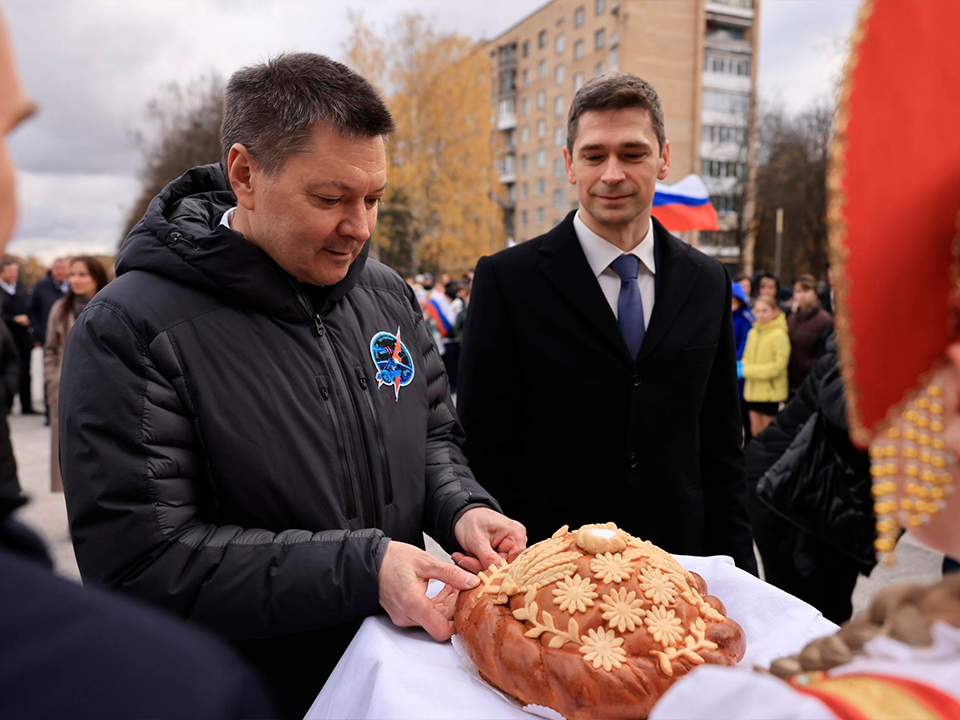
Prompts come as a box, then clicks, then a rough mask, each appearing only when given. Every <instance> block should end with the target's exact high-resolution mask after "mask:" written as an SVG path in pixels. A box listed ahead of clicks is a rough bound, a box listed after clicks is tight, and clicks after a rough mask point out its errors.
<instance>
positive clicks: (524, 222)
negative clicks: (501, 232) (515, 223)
mask: <svg viewBox="0 0 960 720" xmlns="http://www.w3.org/2000/svg"><path fill="white" fill-rule="evenodd" d="M526 226H527V211H526V210H521V211H520V227H526Z"/></svg>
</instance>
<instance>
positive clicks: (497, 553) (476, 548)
mask: <svg viewBox="0 0 960 720" xmlns="http://www.w3.org/2000/svg"><path fill="white" fill-rule="evenodd" d="M453 534H454V535H455V536H456V538H457V542H458V543H460V547H462V548H463V549H464V550H466V554H464V553H458V552H457V553H454V554H453V555H451V556H450V557H451V558H452V560H453V561H454V562H455V563H456V564H457V565H459V566H460V567H462V568H463V569H464V570H469V571H470V572H473V573H477V572H480V571H481V570H486V569H487V568H488V567H490V566H491V565H499V564H500V561H501V560H502V559H503V558H505V557H507V556H508V555H513V554H514V553H518V552H520V551H521V550H523V549H524V548H525V547H526V546H527V530H526V528H525V527H523V525H521V524H520V523H518V522H517V521H516V520H511V519H510V518H508V517H505V516H503V515H501V514H500V513H498V512H496V511H495V510H491V509H490V508H473V509H471V510H467V511H466V512H465V513H464V514H463V515H461V516H460V519H459V520H458V521H457V525H456V527H454V529H453Z"/></svg>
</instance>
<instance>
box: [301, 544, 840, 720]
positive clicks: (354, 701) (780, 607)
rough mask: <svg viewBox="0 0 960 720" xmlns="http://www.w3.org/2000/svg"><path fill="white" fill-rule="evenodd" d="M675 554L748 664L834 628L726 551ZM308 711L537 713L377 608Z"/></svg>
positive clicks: (385, 717)
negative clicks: (703, 584)
mask: <svg viewBox="0 0 960 720" xmlns="http://www.w3.org/2000/svg"><path fill="white" fill-rule="evenodd" d="M675 557H676V558H677V560H678V561H679V562H680V563H681V564H682V565H683V566H684V567H685V568H687V569H688V570H691V571H693V572H696V573H699V574H700V575H701V576H703V578H704V579H705V580H706V581H707V591H708V592H709V593H710V594H711V595H715V596H717V597H718V598H720V600H721V601H723V603H724V605H725V606H726V609H727V615H728V616H729V617H730V618H732V619H733V620H736V621H737V622H738V623H740V625H741V626H742V627H743V629H744V632H745V633H746V636H747V652H746V655H745V656H744V658H743V660H742V661H741V663H740V666H741V667H742V668H744V669H749V668H752V667H753V666H754V665H755V664H756V665H765V664H769V662H770V661H771V660H773V659H774V658H777V657H779V656H781V655H786V654H789V653H792V652H796V651H797V650H799V649H800V648H802V647H803V646H804V645H805V644H806V643H807V642H808V641H809V640H811V639H813V638H816V637H820V636H823V635H827V634H829V633H831V632H834V631H836V629H837V626H836V625H834V624H833V623H832V622H830V621H829V620H827V619H826V618H824V617H823V616H822V615H821V614H820V612H819V611H818V610H817V609H816V608H814V607H812V606H810V605H808V604H807V603H805V602H803V601H802V600H799V599H797V598H795V597H793V596H792V595H789V594H787V593H785V592H783V591H782V590H780V589H778V588H776V587H774V586H772V585H768V584H767V583H765V582H763V581H761V580H759V579H757V578H755V577H754V576H753V575H750V574H749V573H747V572H744V571H743V570H740V569H739V568H737V567H736V566H734V564H733V561H732V560H731V559H730V558H729V557H726V556H714V557H692V556H686V555H676V556H675ZM694 672H696V670H695V671H694ZM306 717H307V718H308V719H309V720H320V719H321V718H337V719H338V720H341V719H343V718H356V719H357V720H359V719H362V718H378V719H382V720H394V719H396V720H399V719H401V718H404V719H405V718H422V719H423V720H429V719H432V718H436V719H437V720H440V719H441V718H442V719H443V720H449V719H450V718H463V719H464V720H468V719H473V718H476V719H478V720H479V719H480V718H484V719H486V720H501V719H504V720H506V719H508V718H511V719H516V720H530V718H531V717H532V716H531V715H530V714H529V713H527V712H525V711H523V710H522V709H520V708H519V707H517V706H516V705H515V704H512V703H510V702H508V701H507V700H505V699H504V698H502V697H500V696H499V695H498V694H497V693H496V692H495V691H493V689H492V688H490V687H489V686H487V685H486V684H485V683H483V682H482V681H480V680H478V679H476V678H475V677H473V676H471V674H470V673H469V672H468V671H467V669H465V668H464V666H463V664H462V661H461V659H460V657H459V656H458V655H457V653H456V651H455V650H454V648H453V646H452V644H451V643H449V642H447V643H437V642H435V641H434V640H432V639H431V638H430V636H429V635H427V633H426V632H425V631H423V630H420V629H415V630H414V629H406V630H404V629H400V628H397V627H395V626H394V625H393V624H392V623H391V622H390V619H389V618H387V617H386V616H384V615H378V616H375V617H369V618H367V619H366V620H365V621H364V623H363V625H362V627H361V628H360V630H359V631H358V632H357V635H356V637H355V638H354V639H353V642H351V643H350V646H349V647H348V648H347V650H346V652H345V653H344V654H343V657H342V658H341V659H340V662H339V663H338V664H337V667H336V668H335V669H334V671H333V673H332V674H331V675H330V678H329V679H328V680H327V682H326V684H325V685H324V687H323V690H322V691H321V692H320V694H319V695H318V696H317V699H316V700H315V701H314V703H313V705H312V707H311V708H310V710H309V712H308V713H307V716H306Z"/></svg>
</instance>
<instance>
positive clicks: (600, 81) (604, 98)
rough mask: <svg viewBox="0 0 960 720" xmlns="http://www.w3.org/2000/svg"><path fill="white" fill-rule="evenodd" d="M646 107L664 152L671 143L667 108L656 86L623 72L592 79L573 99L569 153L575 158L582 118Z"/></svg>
mask: <svg viewBox="0 0 960 720" xmlns="http://www.w3.org/2000/svg"><path fill="white" fill-rule="evenodd" d="M627 108H642V109H643V110H646V111H647V112H649V113H650V122H651V123H652V124H653V131H654V132H655V133H656V134H657V142H658V143H660V150H659V151H660V153H661V154H663V146H664V145H665V144H666V142H667V135H666V131H665V130H664V127H663V107H662V106H661V105H660V96H659V95H657V91H656V90H654V89H653V85H651V84H650V83H648V82H647V81H646V80H642V79H641V78H638V77H637V76H636V75H631V74H630V73H623V72H608V73H604V74H603V75H598V76H597V77H595V78H591V79H590V80H588V81H587V82H586V83H585V84H584V86H583V87H582V88H580V89H579V90H578V91H577V94H576V95H574V96H573V102H572V103H570V113H569V115H567V151H568V152H569V153H570V156H571V157H573V143H574V142H575V141H576V139H577V130H578V127H577V126H578V124H579V122H580V116H581V115H583V114H584V113H585V112H591V111H595V112H602V111H604V110H625V109H627Z"/></svg>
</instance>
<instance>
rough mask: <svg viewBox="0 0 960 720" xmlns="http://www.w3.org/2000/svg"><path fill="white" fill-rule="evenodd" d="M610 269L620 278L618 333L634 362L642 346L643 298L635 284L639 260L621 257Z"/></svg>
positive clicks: (630, 256) (626, 256) (638, 271)
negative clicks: (619, 332)
mask: <svg viewBox="0 0 960 720" xmlns="http://www.w3.org/2000/svg"><path fill="white" fill-rule="evenodd" d="M610 267H612V268H613V271H614V272H615V273H616V274H617V275H619V276H620V297H619V299H618V300H617V314H618V315H619V319H620V331H621V332H622V333H623V339H624V340H625V341H626V342H627V349H628V350H630V357H632V358H633V359H634V360H636V359H637V355H638V354H639V353H640V346H641V345H642V344H643V334H644V331H645V328H644V326H643V298H641V297H640V286H639V285H638V284H637V275H639V274H640V258H638V257H637V256H636V255H621V256H620V257H618V258H617V259H616V260H614V261H613V262H612V263H610Z"/></svg>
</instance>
